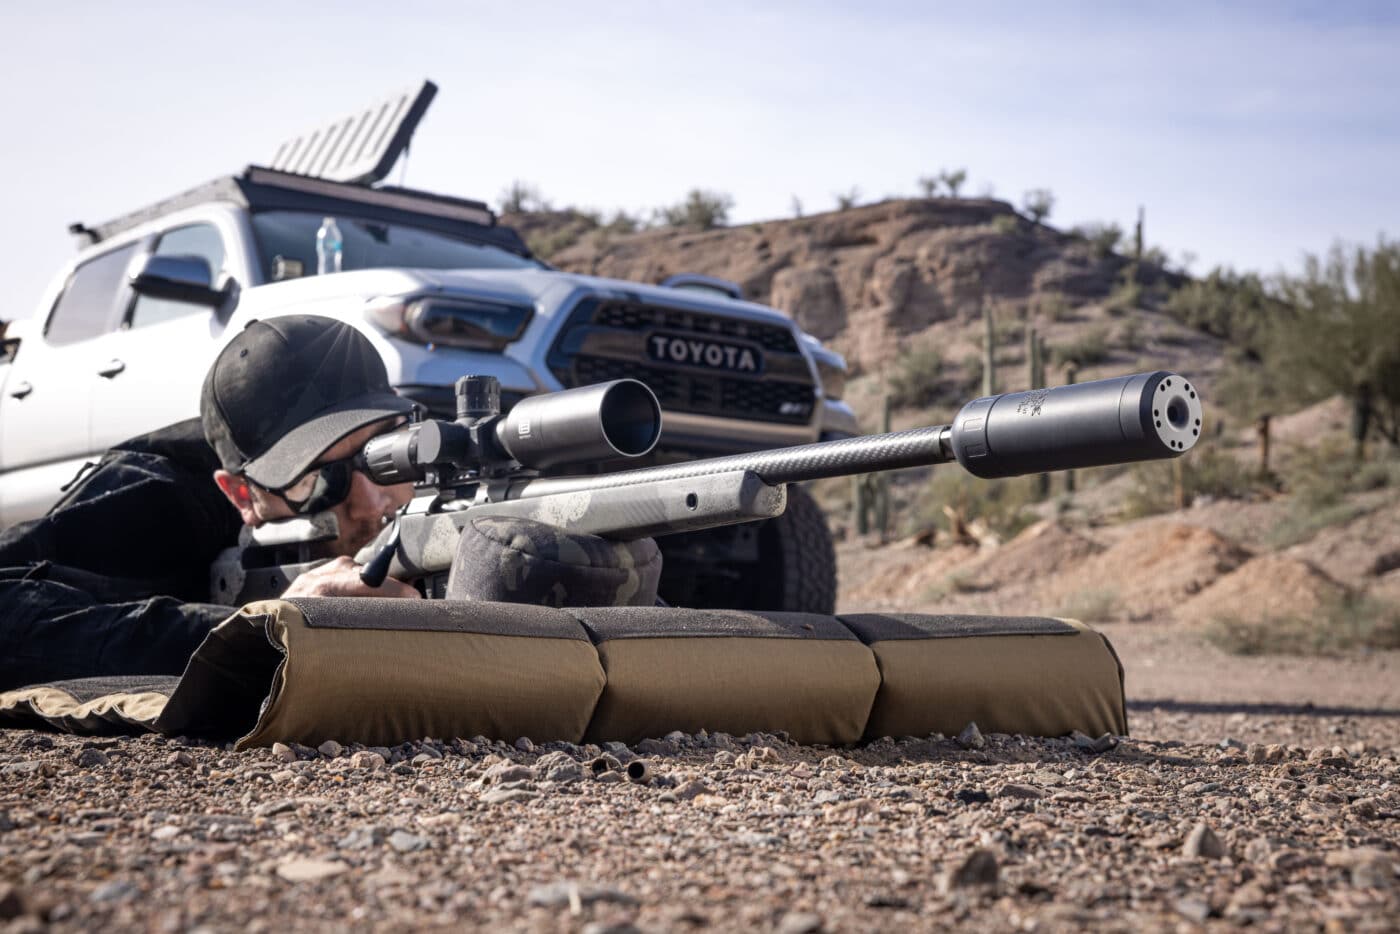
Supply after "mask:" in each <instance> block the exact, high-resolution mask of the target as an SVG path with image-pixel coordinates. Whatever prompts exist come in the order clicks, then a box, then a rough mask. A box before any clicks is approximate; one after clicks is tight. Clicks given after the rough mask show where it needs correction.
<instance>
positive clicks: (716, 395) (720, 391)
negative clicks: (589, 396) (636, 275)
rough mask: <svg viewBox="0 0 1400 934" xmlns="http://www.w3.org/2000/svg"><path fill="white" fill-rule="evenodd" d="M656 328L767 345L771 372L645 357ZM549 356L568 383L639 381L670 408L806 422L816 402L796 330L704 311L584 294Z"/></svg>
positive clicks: (553, 367) (551, 365)
mask: <svg viewBox="0 0 1400 934" xmlns="http://www.w3.org/2000/svg"><path fill="white" fill-rule="evenodd" d="M656 329H664V331H665V332H666V333H668V334H682V335H684V334H694V335H695V336H696V337H719V338H730V339H735V340H739V341H745V342H747V343H749V344H753V345H757V346H758V347H761V348H762V349H763V353H764V357H765V359H766V361H767V367H766V372H765V373H764V374H763V375H762V376H757V375H741V374H736V373H732V372H729V371H723V370H705V369H700V368H690V367H684V366H668V365H666V364H664V363H658V362H656V361H654V360H652V359H649V358H648V357H647V355H646V349H645V343H644V341H645V337H644V336H643V335H645V334H646V333H648V332H651V331H653V330H656ZM627 332H631V333H632V334H636V335H637V336H635V337H631V336H628V333H627ZM547 360H548V365H549V368H550V371H551V372H552V373H553V374H554V376H555V378H556V379H558V380H559V382H561V383H563V384H564V385H565V386H566V387H567V386H586V385H588V384H590V383H600V382H605V381H607V380H612V379H638V380H641V381H642V382H644V383H646V384H647V385H648V386H649V387H651V390H652V392H654V393H656V398H657V400H658V401H660V403H661V407H662V408H663V409H665V410H667V411H672V412H689V413H694V414H697V415H712V416H718V417H727V418H743V419H746V420H750V421H765V422H777V423H781V424H789V425H805V424H808V423H809V422H810V421H811V419H812V413H813V408H814V406H815V402H816V395H815V386H814V384H813V382H812V379H811V375H810V371H809V370H808V368H807V363H806V360H805V359H804V358H802V356H801V353H800V351H799V350H798V347H797V341H796V340H795V339H794V338H793V335H792V332H791V331H789V330H788V329H787V328H784V327H782V326H780V325H771V324H762V323H756V322H751V321H743V320H736V319H734V318H727V317H724V316H722V315H714V314H706V313H703V312H695V311H686V310H681V309H675V308H663V307H656V306H650V305H642V304H637V303H632V302H617V301H599V300H596V299H586V300H584V301H583V302H581V303H580V304H579V306H578V307H577V308H576V309H574V311H573V313H572V314H571V315H570V316H569V320H568V322H567V323H566V324H565V326H564V328H563V329H562V330H561V331H560V332H559V336H558V337H557V338H556V339H555V341H554V344H553V346H552V347H551V348H550V351H549V354H548V357H547Z"/></svg>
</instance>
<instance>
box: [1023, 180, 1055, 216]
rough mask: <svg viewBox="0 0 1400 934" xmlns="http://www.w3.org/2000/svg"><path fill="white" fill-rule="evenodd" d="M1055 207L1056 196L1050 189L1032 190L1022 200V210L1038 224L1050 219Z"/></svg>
mask: <svg viewBox="0 0 1400 934" xmlns="http://www.w3.org/2000/svg"><path fill="white" fill-rule="evenodd" d="M1054 207H1055V196H1054V194H1052V193H1051V191H1050V189H1049V188H1032V189H1031V190H1030V191H1028V192H1026V193H1025V195H1024V196H1022V198H1021V210H1023V211H1025V212H1026V215H1027V216H1028V217H1029V218H1030V219H1031V220H1032V221H1033V222H1034V223H1037V224H1039V223H1040V222H1041V221H1043V220H1045V218H1047V217H1049V216H1050V212H1051V211H1052V210H1053V209H1054Z"/></svg>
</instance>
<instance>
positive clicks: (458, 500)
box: [212, 370, 1202, 605]
mask: <svg viewBox="0 0 1400 934" xmlns="http://www.w3.org/2000/svg"><path fill="white" fill-rule="evenodd" d="M456 401H457V418H456V420H455V421H445V420H435V419H433V420H424V421H420V422H416V423H413V424H410V425H408V426H406V427H404V428H402V429H399V430H397V431H394V432H390V433H388V434H385V435H381V436H379V437H377V438H374V439H372V440H371V441H370V442H369V443H368V444H367V445H366V446H365V448H364V452H363V463H364V465H365V470H366V471H367V472H368V473H369V474H370V476H371V478H372V479H374V480H375V481H376V482H378V483H381V484H395V483H403V482H406V481H412V482H414V483H416V484H419V486H420V490H421V495H416V496H415V497H414V499H413V500H412V501H411V502H410V503H409V504H408V505H407V506H405V507H404V509H403V510H402V512H401V513H400V515H399V516H398V517H397V518H396V519H395V521H394V522H393V523H392V525H391V526H390V527H388V528H385V529H384V531H383V532H381V533H380V535H379V536H378V537H377V538H376V539H375V540H374V541H372V542H370V543H369V544H368V545H366V546H365V547H364V548H363V549H361V551H360V552H359V554H358V555H357V556H356V560H357V561H359V562H360V563H361V564H365V565H367V566H368V570H367V572H366V573H367V575H368V574H370V573H371V572H373V573H374V574H378V575H379V580H380V581H382V580H383V574H384V573H385V572H387V574H388V575H391V576H393V577H395V578H397V579H399V580H403V581H408V582H415V583H417V584H418V586H419V587H420V589H422V590H423V592H424V594H425V595H427V596H429V597H433V596H441V595H442V594H443V592H444V590H445V586H446V581H447V575H448V572H449V570H450V569H451V566H452V562H453V560H454V559H455V557H456V553H457V539H458V536H459V535H460V533H461V530H462V528H463V527H464V526H465V525H466V523H467V522H468V521H470V520H471V519H473V518H477V517H480V516H488V515H489V516H511V517H519V518H527V519H534V520H536V521H540V522H545V523H548V524H550V525H554V526H558V527H561V528H563V529H565V530H567V531H569V532H573V533H584V534H591V535H599V536H603V537H606V538H612V539H617V540H624V541H625V540H633V539H637V538H643V537H647V536H657V535H665V534H669V533H675V532H686V531H695V530H698V529H705V528H712V527H715V526H720V525H729V524H733V523H738V522H752V521H756V520H761V519H770V518H773V517H775V516H779V515H781V514H782V512H783V509H784V508H785V506H786V504H787V484H789V483H799V482H804V481H808V480H818V479H821V478H824V477H837V476H849V475H852V474H864V473H873V472H876V471H882V470H895V469H899V468H904V467H919V466H932V465H937V464H946V463H949V462H951V461H956V462H957V463H958V464H959V465H960V466H961V467H962V468H963V469H965V470H967V471H968V472H970V473H972V474H973V475H975V476H977V477H981V478H983V479H992V478H998V477H1011V476H1019V475H1023V474H1033V473H1045V472H1048V471H1054V470H1069V469H1079V468H1086V467H1100V466H1105V465H1108V464H1126V463H1133V462H1136V461H1144V460H1158V459H1165V458H1173V457H1180V456H1181V455H1182V454H1184V453H1186V452H1187V451H1189V450H1191V448H1192V447H1194V446H1195V444H1196V441H1197V439H1199V438H1200V434H1201V413H1202V409H1201V400H1200V398H1199V396H1198V394H1197V393H1196V391H1195V389H1194V388H1193V387H1192V386H1191V384H1190V381H1188V380H1187V379H1185V378H1183V377H1181V376H1179V375H1177V374H1175V373H1169V372H1166V371H1164V370H1158V371H1156V372H1152V373H1138V374H1134V375H1130V376H1119V377H1114V378H1111V379H1104V380H1097V381H1094V382H1088V383H1076V384H1073V385H1068V386H1057V387H1054V388H1050V389H1035V390H1031V391H1028V392H1014V393H1004V394H1002V395H997V396H987V397H983V398H980V399H974V400H972V401H971V402H968V403H967V404H966V405H964V406H963V407H962V408H961V409H960V410H959V412H958V414H957V416H956V417H955V418H954V419H953V421H952V423H951V424H948V425H934V426H930V427H926V428H914V429H910V430H907V431H897V432H892V433H889V434H880V435H866V436H861V437H854V438H846V439H843V440H839V441H826V442H820V443H815V444H803V445H796V446H793V447H787V448H778V449H774V450H769V451H759V452H756V453H752V454H736V455H730V456H726V457H715V458H706V459H703V460H694V461H687V462H683V463H677V464H668V465H663V466H655V467H645V468H641V469H634V470H624V471H619V472H613V473H597V474H593V475H574V476H541V475H540V471H544V470H551V469H555V468H559V467H561V466H569V465H574V466H579V465H586V464H589V463H594V464H596V463H598V462H600V461H604V462H614V461H616V460H618V459H619V458H623V459H625V458H633V457H640V456H642V455H645V454H647V453H649V452H650V451H651V450H652V448H653V447H655V445H656V442H657V439H658V438H659V437H660V436H661V407H660V404H659V403H658V402H657V401H656V397H655V396H654V395H653V394H652V392H651V390H650V389H648V388H647V387H646V385H645V384H644V383H641V382H638V381H637V380H630V379H624V380H614V381H612V382H609V383H599V384H597V385H593V386H584V387H580V388H577V389H568V390H563V391H561V392H556V393H548V394H544V395H539V396H533V397H530V398H527V399H525V400H523V401H521V402H519V403H517V404H516V405H515V407H514V408H512V409H511V411H510V412H509V413H508V414H505V415H502V414H501V413H500V389H499V385H498V384H497V383H496V380H495V378H494V377H489V376H466V377H462V378H461V379H460V380H458V381H457V385H456ZM337 531H338V530H337V529H336V526H335V517H334V515H332V514H330V513H323V514H320V515H318V516H313V517H309V518H301V519H294V520H289V522H287V523H268V524H267V525H265V526H262V527H260V528H258V529H245V531H244V536H243V539H242V540H241V541H240V547H239V548H238V549H230V550H229V551H228V552H225V553H224V555H222V556H220V559H219V560H218V561H217V562H216V563H215V565H214V568H213V573H212V578H213V580H212V583H213V587H212V590H213V592H214V594H213V596H214V599H215V600H216V602H221V603H225V604H230V605H236V604H241V603H245V602H248V601H249V600H254V599H261V598H265V597H272V596H276V595H278V594H280V593H281V592H282V591H283V590H285V589H286V586H287V584H288V583H290V581H291V579H292V578H294V577H295V576H296V575H297V574H298V573H301V572H303V571H305V570H309V569H310V568H311V567H314V566H315V565H316V564H317V563H318V562H316V561H314V560H312V559H311V558H310V555H311V554H312V553H313V550H314V545H315V544H316V543H317V542H320V541H325V540H327V539H333V538H335V537H336V534H337ZM366 579H367V580H368V579H369V578H368V577H367V578H366Z"/></svg>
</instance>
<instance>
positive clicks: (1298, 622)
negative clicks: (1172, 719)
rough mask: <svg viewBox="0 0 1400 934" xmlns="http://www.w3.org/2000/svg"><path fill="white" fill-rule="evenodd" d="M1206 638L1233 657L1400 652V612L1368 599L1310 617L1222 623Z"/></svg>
mask: <svg viewBox="0 0 1400 934" xmlns="http://www.w3.org/2000/svg"><path fill="white" fill-rule="evenodd" d="M1205 637H1206V640H1207V641H1209V642H1210V643H1211V644H1212V645H1215V646H1216V647H1218V648H1220V649H1222V650H1224V651H1226V652H1229V653H1230V654H1232V655H1333V654H1337V653H1340V652H1345V651H1349V650H1355V649H1396V648H1400V607H1397V606H1395V605H1394V604H1392V603H1388V602H1385V601H1381V600H1376V599H1373V598H1368V597H1364V596H1355V595H1348V596H1344V597H1341V598H1339V599H1335V600H1330V601H1327V602H1325V603H1324V604H1323V605H1322V606H1321V607H1319V608H1318V610H1317V611H1316V612H1313V613H1309V614H1307V615H1306V616H1304V615H1301V614H1300V615H1296V616H1280V617H1271V618H1266V619H1262V620H1243V619H1240V618H1238V617H1228V616H1227V617H1220V618H1216V619H1213V620H1211V621H1210V622H1208V623H1207V624H1206V628H1205Z"/></svg>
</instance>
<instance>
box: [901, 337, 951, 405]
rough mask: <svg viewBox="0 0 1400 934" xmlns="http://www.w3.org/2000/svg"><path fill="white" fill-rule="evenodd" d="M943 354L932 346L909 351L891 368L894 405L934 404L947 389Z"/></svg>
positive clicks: (902, 354)
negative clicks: (944, 381)
mask: <svg viewBox="0 0 1400 934" xmlns="http://www.w3.org/2000/svg"><path fill="white" fill-rule="evenodd" d="M943 378H944V365H943V355H942V354H941V353H939V352H938V351H937V350H935V349H933V348H931V347H922V348H916V349H911V350H906V351H904V352H903V353H901V354H900V355H899V357H898V358H897V359H896V360H895V363H894V367H893V368H892V369H891V370H890V382H889V390H890V405H892V406H894V407H895V408H911V407H920V406H925V405H930V404H932V403H933V402H934V401H935V400H937V399H938V398H939V396H941V395H942V394H943V393H944V392H945V389H944V386H943V382H942V380H943Z"/></svg>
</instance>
